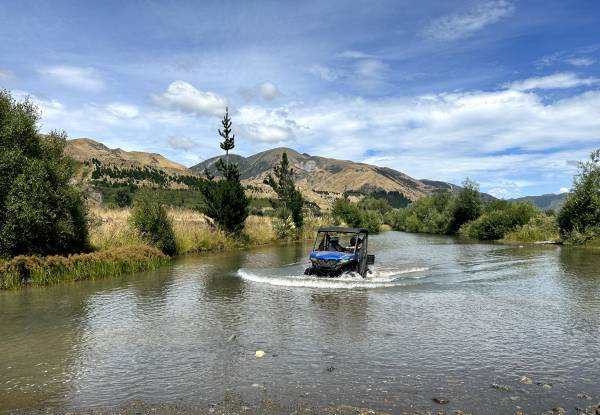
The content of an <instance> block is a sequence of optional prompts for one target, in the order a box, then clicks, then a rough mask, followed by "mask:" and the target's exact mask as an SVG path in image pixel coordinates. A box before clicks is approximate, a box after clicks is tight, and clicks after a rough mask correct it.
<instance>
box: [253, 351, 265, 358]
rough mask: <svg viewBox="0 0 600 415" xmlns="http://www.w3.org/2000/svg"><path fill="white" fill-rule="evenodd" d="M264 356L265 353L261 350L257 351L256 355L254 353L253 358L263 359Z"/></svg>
mask: <svg viewBox="0 0 600 415" xmlns="http://www.w3.org/2000/svg"><path fill="white" fill-rule="evenodd" d="M264 355H265V352H264V351H262V350H257V351H256V353H254V356H256V357H263V356H264Z"/></svg>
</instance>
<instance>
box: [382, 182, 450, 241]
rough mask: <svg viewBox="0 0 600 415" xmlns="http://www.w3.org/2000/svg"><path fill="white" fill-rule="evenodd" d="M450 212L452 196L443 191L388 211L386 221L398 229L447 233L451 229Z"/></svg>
mask: <svg viewBox="0 0 600 415" xmlns="http://www.w3.org/2000/svg"><path fill="white" fill-rule="evenodd" d="M452 212H453V199H452V196H451V195H450V194H449V193H447V192H443V193H437V194H435V195H433V196H428V197H424V198H422V199H419V200H417V201H415V202H412V203H411V204H410V205H408V207H406V208H404V209H397V210H395V211H392V212H390V213H388V215H387V216H386V221H387V222H388V223H389V225H390V226H391V227H392V228H393V229H395V230H398V231H404V232H419V233H433V234H447V233H450V229H451V227H450V225H451V223H452V220H453V216H452Z"/></svg>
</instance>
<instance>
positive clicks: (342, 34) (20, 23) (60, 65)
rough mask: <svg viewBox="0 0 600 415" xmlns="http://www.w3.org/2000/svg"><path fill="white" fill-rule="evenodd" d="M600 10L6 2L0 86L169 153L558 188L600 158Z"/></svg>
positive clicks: (423, 4)
mask: <svg viewBox="0 0 600 415" xmlns="http://www.w3.org/2000/svg"><path fill="white" fill-rule="evenodd" d="M599 18H600V3H599V2H597V1H595V0H589V1H576V0H572V1H568V2H565V1H553V0H543V1H535V0H532V1H524V0H522V1H516V0H514V1H511V0H490V1H444V2H439V1H427V0H419V1H402V0H398V1H377V0H370V1H337V0H328V1H302V2H292V1H252V2H246V1H237V2H228V1H215V2H211V1H193V2H192V1H190V2H185V1H127V2H121V1H115V2H111V1H103V2H91V1H89V2H86V1H72V2H66V1H58V0H56V1H52V2H50V1H48V2H42V1H31V2H29V1H19V2H15V1H6V0H0V87H1V88H6V89H9V90H11V91H12V92H13V94H14V95H15V96H17V97H19V98H22V97H25V96H29V97H30V98H31V99H32V100H33V101H34V102H36V103H37V104H38V105H39V107H40V109H41V112H42V131H48V130H50V129H59V130H65V131H66V132H67V134H68V135H69V137H71V138H77V137H90V138H94V139H96V140H99V141H101V142H103V143H105V144H106V145H108V146H109V147H120V148H123V149H126V150H141V151H152V152H159V153H161V154H164V155H165V156H167V157H169V158H171V159H173V160H176V161H179V162H181V163H183V164H185V165H188V166H189V165H192V164H195V163H197V162H199V161H201V160H203V159H205V158H209V157H212V156H214V155H217V154H219V152H220V150H219V144H218V143H219V136H218V135H217V133H216V130H217V128H218V126H219V118H220V115H221V114H222V113H223V110H224V107H225V106H227V105H228V106H229V107H230V108H231V111H232V115H233V125H234V131H235V132H236V137H237V140H236V144H237V146H236V152H237V153H239V154H242V155H250V154H253V153H255V152H257V151H262V150H265V149H268V148H272V147H275V146H287V147H291V148H294V149H296V150H298V151H300V152H307V153H309V154H313V155H321V156H326V157H335V158H342V159H352V160H355V161H363V162H367V163H373V164H377V165H382V166H388V167H392V168H395V169H398V170H400V171H402V172H404V173H407V174H409V175H411V176H413V177H416V178H428V179H436V180H446V181H450V182H454V183H460V182H462V180H463V179H464V178H465V177H467V176H468V177H470V178H472V179H474V180H476V181H478V182H479V183H480V184H481V188H482V190H484V191H487V192H490V193H492V194H494V195H496V196H499V197H514V196H521V195H530V194H541V193H558V192H560V191H565V190H566V189H567V188H568V187H569V186H570V185H571V179H572V176H573V174H574V172H575V164H576V163H575V161H576V160H582V159H585V158H586V157H587V155H588V153H589V152H590V151H591V150H592V149H594V148H597V147H600V26H599V25H598V19H599Z"/></svg>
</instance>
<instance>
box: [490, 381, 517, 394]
mask: <svg viewBox="0 0 600 415" xmlns="http://www.w3.org/2000/svg"><path fill="white" fill-rule="evenodd" d="M490 387H491V388H492V389H496V390H499V391H503V392H510V391H511V390H512V388H511V387H510V386H508V385H501V384H499V383H492V384H491V385H490Z"/></svg>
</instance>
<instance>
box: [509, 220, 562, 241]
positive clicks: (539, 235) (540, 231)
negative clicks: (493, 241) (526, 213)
mask: <svg viewBox="0 0 600 415" xmlns="http://www.w3.org/2000/svg"><path fill="white" fill-rule="evenodd" d="M503 240H504V241H507V242H540V241H544V242H558V241H559V240H560V235H559V231H558V224H557V223H556V218H555V217H554V216H551V215H547V214H545V213H541V214H538V215H537V216H534V217H532V218H531V219H530V220H529V222H527V223H526V224H525V225H522V226H517V227H516V228H515V229H514V230H512V231H509V232H507V233H506V234H505V235H504V238H503Z"/></svg>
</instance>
